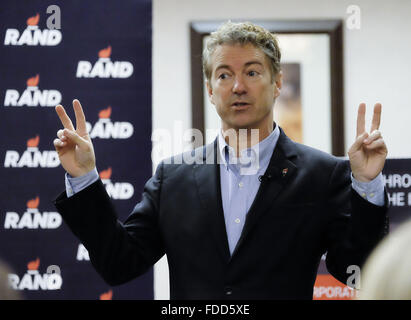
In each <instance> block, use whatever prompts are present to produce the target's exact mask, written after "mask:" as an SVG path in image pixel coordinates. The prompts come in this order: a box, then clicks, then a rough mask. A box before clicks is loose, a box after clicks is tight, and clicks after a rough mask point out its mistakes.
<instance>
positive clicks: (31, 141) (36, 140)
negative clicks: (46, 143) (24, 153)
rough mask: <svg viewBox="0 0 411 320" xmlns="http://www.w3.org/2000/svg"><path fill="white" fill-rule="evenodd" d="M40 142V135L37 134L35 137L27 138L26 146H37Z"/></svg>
mask: <svg viewBox="0 0 411 320" xmlns="http://www.w3.org/2000/svg"><path fill="white" fill-rule="evenodd" d="M39 142H40V136H39V135H37V136H36V137H35V138H31V139H29V140H27V148H37V146H38V145H39Z"/></svg>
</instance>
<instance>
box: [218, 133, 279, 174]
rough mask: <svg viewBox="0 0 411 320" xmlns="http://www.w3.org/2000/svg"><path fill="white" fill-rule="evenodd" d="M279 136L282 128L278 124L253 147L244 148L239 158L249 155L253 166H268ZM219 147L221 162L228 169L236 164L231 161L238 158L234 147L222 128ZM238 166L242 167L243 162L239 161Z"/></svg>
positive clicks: (219, 135)
mask: <svg viewBox="0 0 411 320" xmlns="http://www.w3.org/2000/svg"><path fill="white" fill-rule="evenodd" d="M279 137H280V129H279V127H278V125H275V128H274V130H273V131H272V132H271V133H270V134H269V135H268V137H266V138H265V139H264V140H262V141H260V142H259V143H258V144H256V145H254V146H252V147H251V148H247V149H245V150H243V151H242V152H241V155H240V158H239V159H241V158H244V157H247V158H249V159H250V160H251V166H252V167H254V168H257V169H259V168H266V167H267V166H268V164H269V162H270V159H271V155H272V154H273V152H274V149H275V146H276V145H277V142H278V138H279ZM218 147H219V152H220V162H221V164H224V165H225V167H226V169H227V170H228V168H229V167H230V166H231V165H235V164H232V163H231V162H235V160H237V158H236V157H235V153H234V149H233V148H232V147H230V146H229V145H228V144H227V142H226V141H225V139H224V137H223V133H222V130H220V132H219V134H218ZM257 155H258V156H257ZM230 160H233V161H230ZM227 161H228V162H227ZM237 166H240V167H241V164H240V163H239V164H237Z"/></svg>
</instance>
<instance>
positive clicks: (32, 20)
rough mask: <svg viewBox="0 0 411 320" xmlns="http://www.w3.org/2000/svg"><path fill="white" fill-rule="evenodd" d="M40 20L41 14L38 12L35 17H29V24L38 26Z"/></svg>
mask: <svg viewBox="0 0 411 320" xmlns="http://www.w3.org/2000/svg"><path fill="white" fill-rule="evenodd" d="M39 20H40V15H39V14H38V13H37V14H36V15H35V16H34V17H30V18H28V19H27V25H28V26H37V25H38V23H39Z"/></svg>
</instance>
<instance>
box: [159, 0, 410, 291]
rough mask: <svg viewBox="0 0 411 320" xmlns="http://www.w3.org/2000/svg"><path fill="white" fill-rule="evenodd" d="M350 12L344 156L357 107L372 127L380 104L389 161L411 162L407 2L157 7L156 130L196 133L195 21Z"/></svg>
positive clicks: (179, 2)
mask: <svg viewBox="0 0 411 320" xmlns="http://www.w3.org/2000/svg"><path fill="white" fill-rule="evenodd" d="M352 4H355V5H358V6H359V7H360V9H361V28H360V29H359V30H349V29H347V28H345V29H344V76H345V77H344V90H345V91H344V100H345V109H344V112H345V124H344V125H345V141H346V146H345V149H346V150H348V148H349V146H350V144H351V143H352V142H353V141H354V139H355V131H356V115H357V114H356V113H357V107H358V105H359V103H360V102H365V103H366V104H367V108H368V110H367V111H368V112H367V121H368V122H367V123H368V124H369V123H370V120H371V116H372V113H371V110H372V106H373V105H374V103H375V102H381V103H382V105H383V115H382V123H381V126H380V130H381V131H382V134H383V136H384V139H385V141H386V143H387V146H388V149H389V157H397V158H398V157H411V147H410V146H409V143H408V141H410V140H411V130H409V121H408V119H410V118H411V108H409V107H410V99H409V98H408V97H407V96H406V94H407V93H408V92H409V90H410V89H409V85H408V73H409V72H411V59H410V57H411V41H409V34H408V33H409V31H411V19H409V18H410V13H411V1H407V0H403V1H400V0H397V1H390V2H388V1H382V0H357V1H352V0H350V1H344V0H328V1H321V0H311V1H301V0H288V1H277V0H275V1H274V0H270V1H267V0H253V1H241V0H224V1H221V0H208V1H198V0H153V60H152V62H153V76H152V81H153V130H156V129H159V128H161V129H167V130H170V131H171V132H172V131H173V129H175V125H176V124H177V125H180V126H181V127H182V129H187V128H189V127H190V126H191V105H190V104H191V92H190V90H191V85H190V38H189V36H190V33H189V22H190V21H194V20H220V19H221V20H226V19H230V18H231V19H243V18H244V19H245V20H246V19H346V18H347V17H348V16H349V14H348V13H347V12H346V11H347V7H348V6H349V5H352ZM175 121H176V122H175ZM367 128H369V125H367ZM318 130H321V127H320V126H318ZM174 142H176V141H174ZM175 144H176V145H177V143H175ZM179 149H181V146H177V147H176V148H174V149H173V150H172V153H177V152H180V151H181V150H179ZM164 156H166V154H164ZM156 162H157V159H156V160H155V163H154V165H156ZM168 291H169V286H168V270H167V262H166V259H162V260H161V261H160V262H159V263H157V265H156V267H155V296H156V298H157V299H168V298H169V293H168Z"/></svg>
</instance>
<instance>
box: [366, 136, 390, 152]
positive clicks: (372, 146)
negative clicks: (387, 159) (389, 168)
mask: <svg viewBox="0 0 411 320" xmlns="http://www.w3.org/2000/svg"><path fill="white" fill-rule="evenodd" d="M366 148H367V149H368V150H376V149H381V150H386V149H387V147H386V145H385V141H384V139H383V138H379V139H376V140H374V141H373V142H371V143H369V144H367V145H366Z"/></svg>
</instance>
